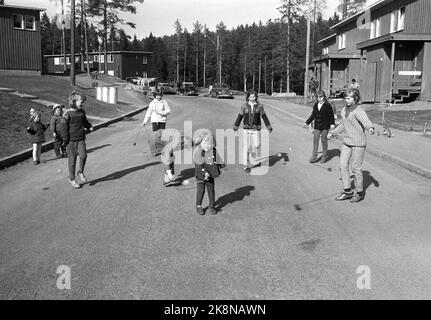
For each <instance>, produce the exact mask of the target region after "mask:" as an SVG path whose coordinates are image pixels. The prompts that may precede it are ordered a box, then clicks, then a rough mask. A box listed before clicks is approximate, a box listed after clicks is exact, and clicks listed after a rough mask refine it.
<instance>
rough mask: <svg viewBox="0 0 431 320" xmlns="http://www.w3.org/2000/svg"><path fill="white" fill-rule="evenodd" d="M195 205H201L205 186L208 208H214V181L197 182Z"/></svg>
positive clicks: (211, 179)
mask: <svg viewBox="0 0 431 320" xmlns="http://www.w3.org/2000/svg"><path fill="white" fill-rule="evenodd" d="M196 185H197V187H196V205H197V206H200V205H202V200H203V198H204V195H205V186H206V187H207V191H208V206H209V207H210V208H214V202H215V191H214V179H213V178H210V179H209V180H208V181H202V180H198V181H197V183H196Z"/></svg>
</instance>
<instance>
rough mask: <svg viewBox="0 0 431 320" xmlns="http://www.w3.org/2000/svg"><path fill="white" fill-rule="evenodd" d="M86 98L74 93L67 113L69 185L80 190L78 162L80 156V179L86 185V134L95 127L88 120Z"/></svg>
mask: <svg viewBox="0 0 431 320" xmlns="http://www.w3.org/2000/svg"><path fill="white" fill-rule="evenodd" d="M85 100H86V98H85V96H84V95H82V94H80V93H78V92H76V91H74V92H73V93H72V94H71V95H70V96H69V107H70V109H68V110H67V111H66V112H65V113H64V118H65V119H66V123H67V128H68V137H67V139H68V140H66V141H65V144H66V145H67V160H68V166H69V183H70V184H71V185H72V187H74V188H80V187H81V184H80V183H78V182H77V181H76V179H75V171H76V160H77V157H78V156H79V168H78V177H79V179H80V180H81V181H82V182H83V183H85V182H87V181H88V179H87V177H86V176H85V175H84V168H85V163H86V161H87V146H86V144H85V134H86V130H87V131H93V126H92V125H91V123H90V122H89V121H88V119H87V115H86V113H85V111H84V109H83V106H84V102H85Z"/></svg>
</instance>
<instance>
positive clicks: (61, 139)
mask: <svg viewBox="0 0 431 320" xmlns="http://www.w3.org/2000/svg"><path fill="white" fill-rule="evenodd" d="M52 112H53V116H52V117H51V120H50V127H51V131H52V135H53V137H54V152H55V155H56V157H57V158H61V157H67V152H66V144H65V141H68V140H69V138H68V135H69V133H68V131H67V123H66V118H64V117H63V106H62V105H59V104H55V105H54V106H53V107H52Z"/></svg>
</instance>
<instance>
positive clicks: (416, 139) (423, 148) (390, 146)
mask: <svg viewBox="0 0 431 320" xmlns="http://www.w3.org/2000/svg"><path fill="white" fill-rule="evenodd" d="M265 101H268V104H269V106H270V108H274V109H276V110H278V111H280V112H283V113H286V114H287V115H289V116H291V117H293V118H295V119H297V120H298V121H301V123H304V122H305V120H306V119H307V118H308V117H309V116H310V114H311V108H310V107H307V106H304V105H299V104H294V103H290V102H284V107H283V108H281V107H279V106H274V105H273V104H271V101H272V100H269V99H268V100H263V99H262V103H263V104H264V105H265ZM375 127H376V131H380V132H382V131H383V128H382V127H381V126H380V125H378V124H376V126H375ZM391 131H392V134H393V135H394V136H393V137H391V138H387V137H385V136H383V135H381V134H380V136H379V135H377V132H376V133H375V134H374V135H369V134H367V152H369V153H371V154H373V155H374V156H377V157H379V158H382V159H385V160H388V161H391V162H393V163H395V164H397V165H399V166H401V167H403V168H405V169H408V170H410V171H413V172H415V173H417V174H420V175H421V176H424V177H427V178H430V179H431V139H430V138H427V137H424V136H422V135H420V134H417V133H412V132H406V131H401V130H397V129H391Z"/></svg>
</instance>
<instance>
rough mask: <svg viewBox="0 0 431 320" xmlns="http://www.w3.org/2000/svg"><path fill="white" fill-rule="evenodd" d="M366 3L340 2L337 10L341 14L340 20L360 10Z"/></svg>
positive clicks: (354, 0)
mask: <svg viewBox="0 0 431 320" xmlns="http://www.w3.org/2000/svg"><path fill="white" fill-rule="evenodd" d="M366 2H367V0H340V4H339V5H338V7H337V10H338V12H340V13H341V17H342V19H346V18H348V17H350V16H351V15H354V14H355V13H356V12H358V11H360V10H362V9H363V8H364V6H365V4H366Z"/></svg>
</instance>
